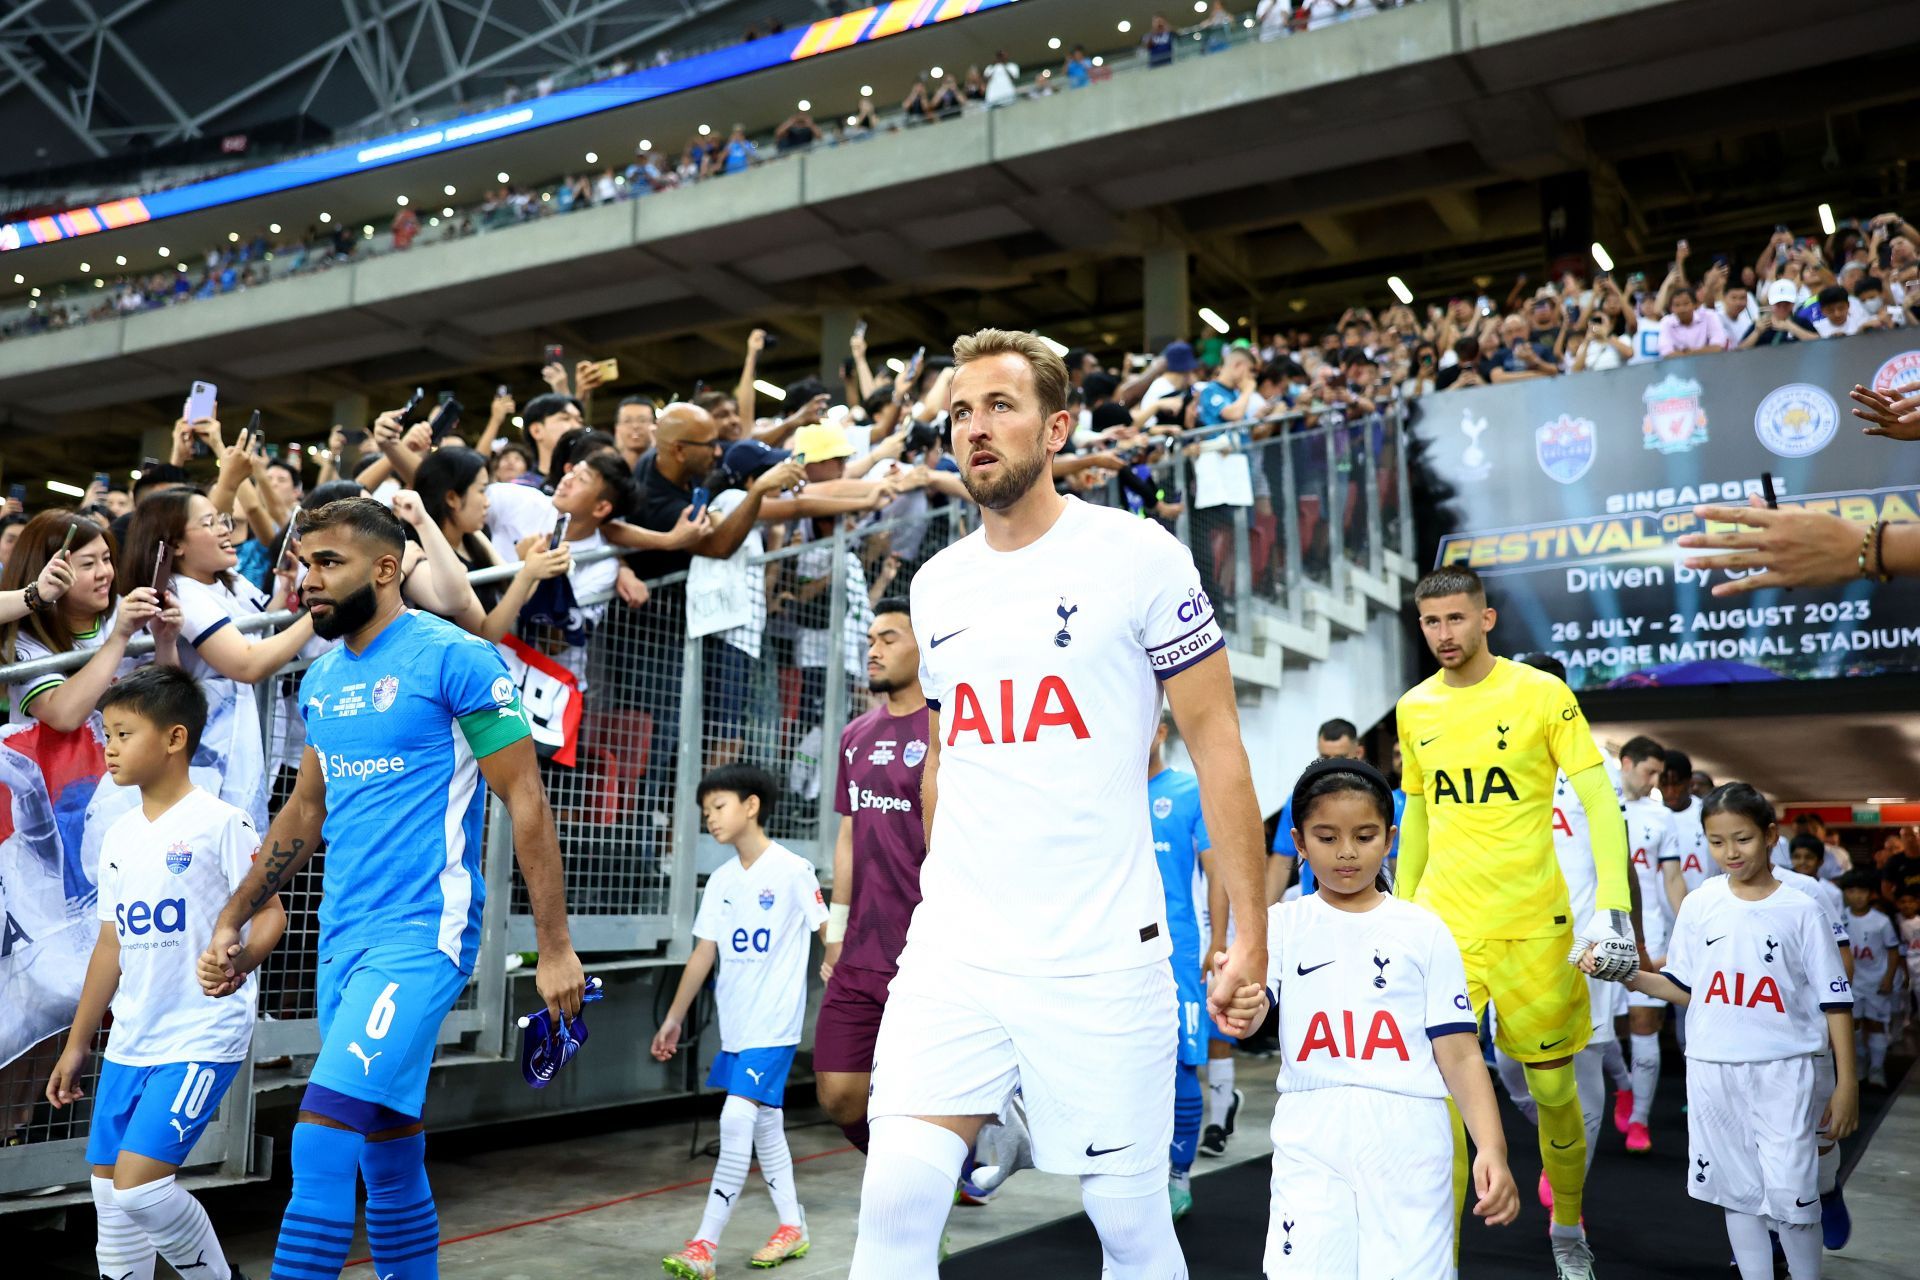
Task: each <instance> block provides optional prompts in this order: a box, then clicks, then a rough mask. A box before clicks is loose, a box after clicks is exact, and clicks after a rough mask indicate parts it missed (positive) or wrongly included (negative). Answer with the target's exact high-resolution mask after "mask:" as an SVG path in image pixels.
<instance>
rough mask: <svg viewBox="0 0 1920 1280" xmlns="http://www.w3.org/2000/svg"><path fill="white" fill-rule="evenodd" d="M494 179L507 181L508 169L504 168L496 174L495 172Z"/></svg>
mask: <svg viewBox="0 0 1920 1280" xmlns="http://www.w3.org/2000/svg"><path fill="white" fill-rule="evenodd" d="M493 180H494V181H495V182H505V181H507V171H506V170H505V169H502V170H501V171H500V172H498V173H496V174H494V175H493Z"/></svg>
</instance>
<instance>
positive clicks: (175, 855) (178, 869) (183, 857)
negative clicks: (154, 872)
mask: <svg viewBox="0 0 1920 1280" xmlns="http://www.w3.org/2000/svg"><path fill="white" fill-rule="evenodd" d="M192 865H193V850H192V849H189V848H188V847H187V842H186V841H185V840H175V841H174V842H173V843H172V844H170V845H168V846H167V870H169V871H171V872H173V874H175V875H184V874H185V873H186V870H187V868H188V867H190V866H192Z"/></svg>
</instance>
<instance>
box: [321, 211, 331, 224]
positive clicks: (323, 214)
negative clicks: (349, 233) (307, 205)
mask: <svg viewBox="0 0 1920 1280" xmlns="http://www.w3.org/2000/svg"><path fill="white" fill-rule="evenodd" d="M320 221H322V222H332V221H333V215H332V214H330V213H328V212H327V211H326V210H325V209H322V210H321V211H320Z"/></svg>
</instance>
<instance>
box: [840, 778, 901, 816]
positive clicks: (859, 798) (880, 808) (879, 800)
mask: <svg viewBox="0 0 1920 1280" xmlns="http://www.w3.org/2000/svg"><path fill="white" fill-rule="evenodd" d="M847 805H848V807H849V808H851V809H852V810H853V811H854V812H855V813H861V812H863V811H865V810H869V809H871V810H873V811H874V812H876V813H912V812H913V801H911V800H909V799H907V798H906V797H905V796H883V795H881V794H879V793H878V792H876V791H869V790H868V789H867V788H865V787H863V786H860V785H859V784H858V783H853V782H849V783H848V784H847Z"/></svg>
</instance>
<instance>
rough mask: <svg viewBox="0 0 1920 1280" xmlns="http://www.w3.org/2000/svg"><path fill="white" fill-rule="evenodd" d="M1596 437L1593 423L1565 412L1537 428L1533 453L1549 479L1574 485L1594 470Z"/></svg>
mask: <svg viewBox="0 0 1920 1280" xmlns="http://www.w3.org/2000/svg"><path fill="white" fill-rule="evenodd" d="M1596 440H1597V437H1596V435H1595V433H1594V427H1593V424H1592V423H1591V422H1589V421H1587V420H1586V419H1585V418H1574V417H1570V416H1568V415H1567V414H1564V413H1563V414H1561V415H1560V416H1559V417H1557V418H1555V419H1554V420H1553V421H1552V422H1546V423H1542V424H1541V425H1540V426H1538V427H1535V428H1534V429H1533V456H1534V457H1536V458H1538V459H1539V460H1540V469H1541V470H1542V471H1544V472H1546V473H1547V475H1548V477H1549V478H1551V479H1554V480H1558V481H1559V482H1560V483H1561V484H1572V483H1573V482H1574V481H1576V480H1578V479H1579V478H1580V477H1581V476H1584V475H1585V474H1587V472H1588V471H1590V470H1592V468H1593V452H1594V446H1595V443H1596Z"/></svg>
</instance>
